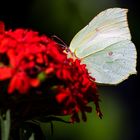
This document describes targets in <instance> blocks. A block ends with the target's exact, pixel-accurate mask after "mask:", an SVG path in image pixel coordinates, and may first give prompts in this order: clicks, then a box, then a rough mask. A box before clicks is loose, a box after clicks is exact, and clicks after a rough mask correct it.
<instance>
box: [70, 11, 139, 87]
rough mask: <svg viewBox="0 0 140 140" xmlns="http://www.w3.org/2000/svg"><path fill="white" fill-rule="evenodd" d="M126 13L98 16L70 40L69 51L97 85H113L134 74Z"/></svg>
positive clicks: (134, 53)
mask: <svg viewBox="0 0 140 140" xmlns="http://www.w3.org/2000/svg"><path fill="white" fill-rule="evenodd" d="M127 11H128V10H127V9H121V8H110V9H107V10H105V11H103V12H101V13H99V14H98V15H97V16H96V17H95V18H94V19H93V20H92V21H91V22H90V23H89V24H88V25H87V26H86V27H84V28H83V29H82V30H81V31H80V32H78V33H77V34H76V36H75V37H74V38H73V40H72V41H71V44H70V50H71V51H72V52H74V54H75V55H76V56H77V57H78V58H80V59H81V61H82V63H84V64H86V65H87V69H88V71H89V73H90V75H91V76H93V77H95V78H96V82H98V83H105V84H116V83H119V82H121V81H122V80H123V79H125V78H127V77H128V76H129V75H130V74H133V73H136V70H135V67H136V50H135V46H134V44H133V43H132V42H131V41H130V40H131V35H130V31H129V28H128V23H127ZM127 45H128V46H127ZM125 49H126V50H125ZM123 65H124V66H123ZM118 69H119V71H118Z"/></svg>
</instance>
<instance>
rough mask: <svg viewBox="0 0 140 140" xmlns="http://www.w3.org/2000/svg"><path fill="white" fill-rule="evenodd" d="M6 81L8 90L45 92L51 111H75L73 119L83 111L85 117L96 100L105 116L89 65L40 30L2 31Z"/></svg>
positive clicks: (0, 76)
mask: <svg viewBox="0 0 140 140" xmlns="http://www.w3.org/2000/svg"><path fill="white" fill-rule="evenodd" d="M4 81H6V89H7V90H6V93H5V94H7V93H8V94H11V95H13V94H17V93H19V94H27V95H28V94H31V93H34V94H39V95H40V96H41V95H44V94H45V96H46V97H47V98H48V100H47V102H49V101H51V102H50V103H48V104H49V105H48V106H47V107H50V110H49V109H48V110H49V112H51V114H55V115H71V119H72V121H79V116H78V113H79V112H82V119H83V120H84V121H85V120H86V114H85V113H86V112H91V109H92V108H91V107H90V106H88V103H89V102H90V101H93V102H94V103H95V105H96V111H97V113H98V115H99V116H100V117H101V116H102V114H101V112H100V109H99V105H98V101H99V99H98V95H97V90H96V84H95V82H94V79H93V78H91V77H90V76H89V75H88V73H87V70H86V68H85V65H82V64H80V60H78V59H76V60H72V59H68V58H67V55H66V54H65V53H64V52H63V49H62V48H61V47H60V46H58V44H57V43H56V42H55V41H53V40H52V39H49V38H48V37H46V36H44V35H42V36H39V35H38V33H37V32H34V31H31V30H24V29H16V30H14V31H12V30H9V31H3V32H2V31H0V83H1V84H3V83H4V84H5V82H4ZM3 86H5V85H3ZM0 90H1V91H2V89H0ZM3 92H5V91H3Z"/></svg>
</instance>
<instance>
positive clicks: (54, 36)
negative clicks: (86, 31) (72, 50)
mask: <svg viewBox="0 0 140 140" xmlns="http://www.w3.org/2000/svg"><path fill="white" fill-rule="evenodd" d="M52 38H56V39H57V40H58V41H60V42H61V44H60V43H58V44H59V45H60V46H62V47H64V48H65V49H68V46H67V44H66V43H65V42H64V41H63V40H62V39H60V38H59V37H58V36H56V35H53V36H52Z"/></svg>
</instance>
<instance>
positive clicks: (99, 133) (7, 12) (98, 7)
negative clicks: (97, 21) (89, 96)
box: [0, 0, 140, 140]
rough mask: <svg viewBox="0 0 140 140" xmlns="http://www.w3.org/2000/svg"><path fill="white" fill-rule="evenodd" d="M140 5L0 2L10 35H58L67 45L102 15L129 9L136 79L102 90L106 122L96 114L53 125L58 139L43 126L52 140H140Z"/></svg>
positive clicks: (77, 0) (103, 0)
mask: <svg viewBox="0 0 140 140" xmlns="http://www.w3.org/2000/svg"><path fill="white" fill-rule="evenodd" d="M138 6H139V4H138V1H136V0H18V1H16V0H4V1H0V20H1V21H4V22H5V24H6V29H7V30H8V29H11V28H12V29H16V28H19V27H20V28H29V29H32V30H35V31H38V32H40V34H46V35H48V36H49V37H51V36H52V35H57V36H58V37H60V38H61V39H62V40H63V41H64V42H65V43H66V44H69V43H70V41H71V39H72V38H73V36H74V35H75V34H76V33H77V32H78V31H79V30H80V29H81V28H83V27H84V26H85V25H86V24H88V22H89V21H90V20H91V19H92V18H93V17H94V16H96V15H97V14H98V13H99V12H101V11H103V10H105V9H107V8H110V7H122V8H128V9H129V13H128V22H129V27H130V30H131V35H132V41H133V42H134V43H135V45H136V47H137V52H138V63H137V70H138V74H137V75H132V76H130V77H129V79H127V80H126V81H124V82H122V83H121V84H119V85H117V86H98V88H99V93H100V98H101V109H102V112H103V115H104V117H103V119H102V120H101V119H99V118H98V117H97V115H96V114H95V112H94V111H93V113H91V114H89V115H88V121H87V122H86V123H84V122H81V123H76V124H74V125H70V124H64V123H62V122H57V123H54V136H53V137H52V136H51V135H50V130H49V129H50V126H49V124H47V125H46V124H42V128H43V130H44V132H45V130H46V131H47V133H46V135H47V137H48V139H51V140H53V139H61V140H64V139H67V140H72V139H80V140H91V139H94V140H138V139H140V95H139V94H140V90H139V86H140V83H139V82H140V75H139V66H140V65H139V64H140V62H139V61H140V60H139V54H140V39H139V37H140V11H139V9H140V8H139V7H138Z"/></svg>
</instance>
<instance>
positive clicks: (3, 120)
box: [0, 110, 10, 140]
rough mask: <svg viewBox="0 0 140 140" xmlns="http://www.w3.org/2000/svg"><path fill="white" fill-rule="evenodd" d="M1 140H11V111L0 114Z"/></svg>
mask: <svg viewBox="0 0 140 140" xmlns="http://www.w3.org/2000/svg"><path fill="white" fill-rule="evenodd" d="M0 126H1V140H9V135H10V110H7V111H6V113H5V114H0Z"/></svg>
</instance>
